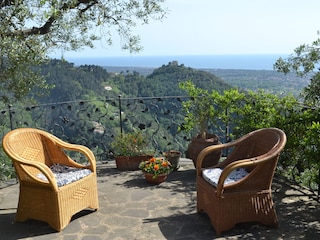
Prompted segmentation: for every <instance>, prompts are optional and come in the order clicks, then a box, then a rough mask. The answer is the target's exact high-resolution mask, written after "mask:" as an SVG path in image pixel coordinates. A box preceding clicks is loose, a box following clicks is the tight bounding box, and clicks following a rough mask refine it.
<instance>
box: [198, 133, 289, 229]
mask: <svg viewBox="0 0 320 240" xmlns="http://www.w3.org/2000/svg"><path fill="white" fill-rule="evenodd" d="M285 144H286V135H285V133H284V132H283V131H282V130H280V129H277V128H266V129H260V130H256V131H253V132H251V133H248V134H247V135H245V136H243V137H241V138H239V139H237V140H235V141H233V142H229V143H225V144H221V145H214V146H210V147H207V148H205V149H204V150H202V152H201V153H200V154H199V156H198V160H197V161H198V163H199V164H198V165H197V180H196V181H197V211H198V212H202V211H204V212H206V214H207V215H208V216H209V218H210V221H211V224H212V226H213V227H214V229H215V231H216V233H217V235H220V234H221V232H223V231H226V230H229V229H231V228H232V227H234V226H235V225H236V224H237V223H244V222H257V223H261V224H264V225H267V226H275V227H277V226H278V220H277V215H276V212H275V209H274V204H273V200H272V194H271V183H272V179H273V175H274V171H275V168H276V165H277V162H278V158H279V155H280V152H281V151H282V150H283V148H284V146H285ZM223 149H231V150H232V151H231V153H230V154H229V155H228V157H227V158H226V159H225V160H223V161H221V162H220V163H218V164H217V165H216V166H214V167H213V168H211V169H204V168H202V167H201V164H202V161H203V159H204V157H205V156H206V155H207V154H209V153H210V152H212V151H216V150H223ZM240 170H241V171H240ZM238 173H239V174H238ZM210 174H211V175H210ZM237 174H238V176H237Z"/></svg>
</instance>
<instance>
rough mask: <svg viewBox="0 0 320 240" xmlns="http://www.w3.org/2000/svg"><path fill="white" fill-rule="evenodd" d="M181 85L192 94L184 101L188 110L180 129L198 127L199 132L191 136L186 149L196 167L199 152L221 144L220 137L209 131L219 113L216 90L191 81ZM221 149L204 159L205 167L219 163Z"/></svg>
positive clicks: (180, 85) (184, 105) (184, 106)
mask: <svg viewBox="0 0 320 240" xmlns="http://www.w3.org/2000/svg"><path fill="white" fill-rule="evenodd" d="M179 87H180V88H181V89H183V90H185V91H186V92H187V93H188V95H189V96H190V99H189V100H186V101H183V102H182V106H183V109H184V110H185V111H186V116H185V119H184V120H185V122H184V123H183V124H182V125H181V126H180V129H179V130H183V131H191V130H194V129H196V130H197V131H198V134H197V135H195V136H193V137H192V138H191V142H190V144H189V146H188V149H187V151H186V157H187V158H190V159H192V161H193V163H194V166H195V167H196V161H197V157H198V154H199V153H200V152H201V151H202V149H204V148H205V147H208V146H210V145H215V144H220V141H219V137H218V136H217V135H215V134H213V133H209V132H208V125H209V121H212V120H213V119H214V117H215V116H217V115H218V111H217V110H216V109H215V107H214V96H217V95H218V93H217V92H216V91H212V92H211V93H209V91H208V90H206V89H202V88H198V87H196V86H195V85H194V84H193V83H192V82H191V81H187V82H181V83H180V84H179ZM220 157H221V151H218V152H213V153H212V154H210V155H208V156H207V157H206V158H205V160H204V161H203V167H209V166H213V165H215V164H217V163H218V161H219V159H220Z"/></svg>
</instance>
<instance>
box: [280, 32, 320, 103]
mask: <svg viewBox="0 0 320 240" xmlns="http://www.w3.org/2000/svg"><path fill="white" fill-rule="evenodd" d="M319 34H320V32H319V31H318V35H319ZM319 63H320V38H318V39H316V40H315V41H313V42H312V43H311V44H302V45H300V46H299V47H297V48H296V49H294V53H293V54H291V55H290V56H289V57H288V58H286V59H283V58H279V59H278V60H277V61H276V63H275V64H274V69H275V70H277V71H279V72H283V73H285V74H287V73H289V72H294V73H296V74H297V75H298V76H301V77H304V76H309V75H310V76H311V79H310V84H309V85H308V86H307V87H306V88H305V89H304V93H303V95H304V98H305V102H306V103H308V104H312V105H315V106H319V101H320V91H319V89H320V72H319Z"/></svg>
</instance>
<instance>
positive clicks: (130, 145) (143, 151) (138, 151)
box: [111, 131, 153, 170]
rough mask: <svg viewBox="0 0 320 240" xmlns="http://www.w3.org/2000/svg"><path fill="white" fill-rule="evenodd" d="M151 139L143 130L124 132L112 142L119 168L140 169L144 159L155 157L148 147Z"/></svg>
mask: <svg viewBox="0 0 320 240" xmlns="http://www.w3.org/2000/svg"><path fill="white" fill-rule="evenodd" d="M148 145H149V141H147V140H146V139H145V135H144V134H143V133H142V132H141V131H133V132H130V133H122V134H120V135H118V136H116V137H115V138H114V140H113V141H112V143H111V147H112V150H113V152H114V156H115V161H116V166H117V169H119V170H139V164H140V163H141V162H142V161H145V160H147V159H150V158H152V157H153V154H151V151H150V150H149V148H148Z"/></svg>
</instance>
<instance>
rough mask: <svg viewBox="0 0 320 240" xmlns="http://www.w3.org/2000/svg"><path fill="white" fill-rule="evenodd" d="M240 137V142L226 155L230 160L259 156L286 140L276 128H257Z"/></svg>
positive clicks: (282, 133)
mask: <svg viewBox="0 0 320 240" xmlns="http://www.w3.org/2000/svg"><path fill="white" fill-rule="evenodd" d="M240 139H241V141H240V144H238V145H237V146H236V147H235V148H234V149H233V151H232V152H231V154H230V155H229V156H228V158H229V159H230V161H234V160H239V159H247V158H254V157H257V156H261V155H263V154H266V153H267V152H269V151H270V150H272V149H273V148H276V147H277V146H279V145H283V142H284V141H286V138H285V134H284V132H283V131H282V130H280V129H277V128H264V129H259V130H256V131H253V132H251V133H248V134H247V135H245V136H243V137H242V138H240ZM240 139H239V140H240ZM284 143H285V142H284Z"/></svg>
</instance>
